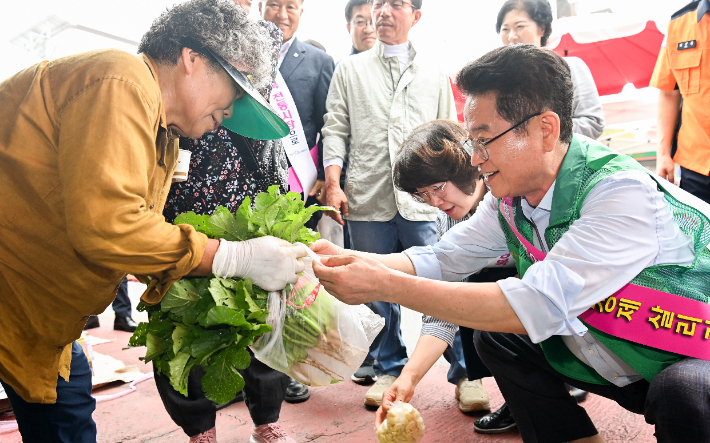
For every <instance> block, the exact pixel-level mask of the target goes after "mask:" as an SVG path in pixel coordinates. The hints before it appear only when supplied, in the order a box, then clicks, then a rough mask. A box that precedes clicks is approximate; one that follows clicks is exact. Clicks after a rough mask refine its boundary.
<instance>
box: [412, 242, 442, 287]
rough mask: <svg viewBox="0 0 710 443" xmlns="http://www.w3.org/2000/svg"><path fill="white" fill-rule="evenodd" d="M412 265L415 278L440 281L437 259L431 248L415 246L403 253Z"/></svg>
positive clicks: (439, 268)
mask: <svg viewBox="0 0 710 443" xmlns="http://www.w3.org/2000/svg"><path fill="white" fill-rule="evenodd" d="M404 254H405V255H406V256H407V257H409V260H411V261H412V264H413V265H414V271H415V272H416V273H417V277H424V278H428V279H430V280H441V267H440V266H439V259H438V258H437V256H436V253H435V252H434V250H433V248H432V247H431V246H415V247H412V248H409V249H407V250H406V251H404Z"/></svg>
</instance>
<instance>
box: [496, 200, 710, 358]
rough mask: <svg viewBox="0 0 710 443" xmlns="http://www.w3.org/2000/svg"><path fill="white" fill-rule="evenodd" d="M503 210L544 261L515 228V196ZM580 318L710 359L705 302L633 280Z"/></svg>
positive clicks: (533, 258) (708, 316)
mask: <svg viewBox="0 0 710 443" xmlns="http://www.w3.org/2000/svg"><path fill="white" fill-rule="evenodd" d="M500 212H501V214H502V215H503V218H504V219H505V220H506V221H507V222H508V225H509V226H510V229H512V230H513V233H514V234H515V236H516V237H517V238H518V240H520V242H521V243H522V244H523V246H524V247H525V250H526V251H527V253H528V256H529V257H530V260H531V261H532V262H533V263H536V262H538V261H542V260H544V259H545V253H543V252H542V251H540V250H539V249H537V248H536V247H535V246H533V245H532V244H530V242H529V241H527V240H526V239H525V238H524V237H523V236H522V235H521V234H520V233H519V232H518V229H517V228H516V227H515V222H514V220H513V200H512V199H511V198H503V199H501V203H500ZM637 311H639V312H637ZM579 319H580V320H583V321H585V322H586V323H588V324H589V325H591V326H593V327H594V328H596V329H598V330H600V331H602V332H606V333H607V334H610V335H613V336H615V337H619V338H623V339H625V340H629V341H632V342H634V343H639V344H642V345H646V346H649V347H652V348H656V349H662V350H664V351H669V352H674V353H676V354H682V355H687V356H689V357H695V358H700V359H703V360H710V341H708V340H710V305H708V304H706V303H703V302H699V301H696V300H691V299H689V298H684V297H680V296H678V295H675V294H670V293H668V292H663V291H657V290H655V289H650V288H645V287H643V286H638V285H634V284H631V283H629V284H627V285H626V286H624V287H623V288H621V289H619V290H618V291H617V292H616V293H614V294H613V295H611V296H609V297H608V298H607V299H606V300H603V301H601V302H599V303H597V304H595V305H594V306H592V307H591V308H589V309H588V310H587V311H585V312H584V313H582V314H581V315H580V316H579ZM696 326H697V328H696Z"/></svg>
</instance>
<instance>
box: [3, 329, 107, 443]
mask: <svg viewBox="0 0 710 443" xmlns="http://www.w3.org/2000/svg"><path fill="white" fill-rule="evenodd" d="M71 357H72V358H71V374H70V376H69V381H68V382H67V381H65V380H64V379H63V378H61V377H57V402H56V403H55V404H53V405H50V404H41V403H28V402H26V401H25V400H23V399H22V397H20V396H19V395H17V393H16V392H15V390H14V389H12V388H11V387H10V385H8V384H7V383H5V382H3V381H2V380H0V383H2V385H3V387H4V388H5V392H6V393H7V398H8V399H9V400H10V404H11V405H12V410H13V412H14V413H15V417H16V418H17V425H18V427H19V429H20V434H22V441H23V442H24V443H96V423H94V419H93V418H92V417H91V414H93V412H94V410H95V409H96V401H95V400H94V398H93V397H92V396H91V387H92V386H91V368H90V367H89V362H88V360H87V359H86V355H84V351H83V349H82V348H81V345H80V344H79V343H77V342H74V343H73V344H72V356H71ZM30 370H31V368H30Z"/></svg>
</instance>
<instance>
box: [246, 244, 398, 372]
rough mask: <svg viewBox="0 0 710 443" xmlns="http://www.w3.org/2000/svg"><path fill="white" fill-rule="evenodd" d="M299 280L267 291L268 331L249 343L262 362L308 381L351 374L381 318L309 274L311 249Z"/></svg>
mask: <svg viewBox="0 0 710 443" xmlns="http://www.w3.org/2000/svg"><path fill="white" fill-rule="evenodd" d="M308 252H309V256H308V257H306V258H305V259H304V262H305V264H306V269H305V271H304V272H303V274H302V275H301V278H300V279H299V280H298V282H297V283H296V284H295V285H293V286H291V285H289V286H287V287H286V289H284V290H283V291H281V292H280V293H279V292H272V293H270V294H269V304H268V309H269V316H268V318H267V320H266V322H267V324H269V325H271V327H272V328H273V331H271V332H269V333H267V334H264V335H263V336H262V337H260V338H259V339H258V340H257V341H256V342H255V343H254V345H253V346H252V351H254V355H255V356H256V358H258V359H259V360H260V361H261V362H263V363H264V364H266V365H267V366H269V367H271V368H273V369H276V370H277V371H280V372H283V373H284V374H288V375H290V376H291V377H293V378H295V379H296V380H298V381H299V382H301V383H304V384H306V385H309V386H327V385H330V384H333V383H338V382H341V381H343V380H346V379H348V378H350V376H351V375H352V374H354V373H355V371H357V369H358V368H359V367H360V365H361V364H362V362H363V361H364V360H365V357H366V356H367V353H368V350H369V349H370V345H371V344H372V342H373V341H374V340H375V337H377V334H378V333H379V332H380V330H382V328H383V327H384V325H385V320H384V319H383V318H382V317H380V316H379V315H377V314H375V313H373V312H372V311H371V310H370V308H368V307H367V306H364V305H357V306H350V305H347V304H345V303H343V302H341V301H340V300H338V299H336V298H335V297H333V296H332V295H330V294H329V293H328V292H327V291H326V290H325V289H324V288H323V287H322V286H321V285H320V283H319V281H318V279H317V278H316V276H315V274H314V273H313V266H312V263H313V260H319V258H318V256H316V255H315V254H314V253H313V252H312V251H311V250H310V249H308Z"/></svg>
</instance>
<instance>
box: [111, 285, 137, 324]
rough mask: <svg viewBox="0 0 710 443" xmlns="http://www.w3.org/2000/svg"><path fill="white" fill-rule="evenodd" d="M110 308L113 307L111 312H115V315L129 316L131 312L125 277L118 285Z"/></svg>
mask: <svg viewBox="0 0 710 443" xmlns="http://www.w3.org/2000/svg"><path fill="white" fill-rule="evenodd" d="M111 308H113V312H115V313H116V317H130V316H131V314H132V313H133V308H131V300H130V299H129V298H128V279H127V278H124V279H123V281H122V282H121V284H120V285H119V286H118V292H116V298H115V299H114V300H113V303H112V304H111Z"/></svg>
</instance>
